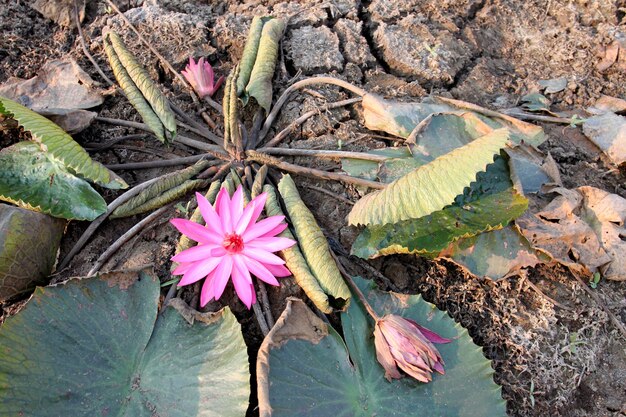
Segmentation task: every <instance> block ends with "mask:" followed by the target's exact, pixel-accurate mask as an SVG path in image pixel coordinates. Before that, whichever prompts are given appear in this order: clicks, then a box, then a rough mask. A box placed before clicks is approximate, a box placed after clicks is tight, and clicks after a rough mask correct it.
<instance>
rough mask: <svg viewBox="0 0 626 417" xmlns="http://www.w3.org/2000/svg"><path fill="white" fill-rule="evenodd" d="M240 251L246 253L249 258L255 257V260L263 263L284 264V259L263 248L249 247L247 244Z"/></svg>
mask: <svg viewBox="0 0 626 417" xmlns="http://www.w3.org/2000/svg"><path fill="white" fill-rule="evenodd" d="M241 253H242V254H244V255H246V256H247V257H249V258H252V259H256V260H257V261H259V262H261V263H263V264H272V265H284V264H285V261H283V260H282V259H280V258H279V257H278V256H276V255H274V254H273V253H271V252H268V251H266V250H263V249H258V248H251V247H249V246H246V247H244V248H243V251H242V252H241Z"/></svg>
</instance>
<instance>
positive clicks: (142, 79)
mask: <svg viewBox="0 0 626 417" xmlns="http://www.w3.org/2000/svg"><path fill="white" fill-rule="evenodd" d="M107 38H108V40H109V41H110V42H111V45H112V46H113V49H115V53H116V54H117V57H118V58H119V60H120V62H121V64H122V65H123V66H124V69H125V70H126V72H127V73H128V75H129V76H130V78H131V79H132V80H133V82H134V83H135V85H136V86H137V88H138V89H139V91H141V94H143V96H144V97H145V99H146V100H147V101H148V103H150V106H151V107H152V110H154V112H155V113H156V115H157V116H158V117H159V119H160V120H161V123H162V124H163V126H164V127H165V129H166V130H167V131H168V132H170V134H171V135H172V137H174V136H176V120H175V118H174V114H173V113H172V110H171V109H170V105H169V103H168V102H167V99H166V98H165V96H164V95H163V94H162V93H161V90H159V88H158V87H157V85H156V84H155V83H154V82H153V81H152V80H151V79H150V76H149V75H148V73H147V72H146V70H145V69H144V68H143V67H142V66H141V64H139V62H137V60H136V59H135V57H134V56H133V54H131V53H130V52H129V51H128V49H126V46H125V45H124V42H123V41H122V39H121V38H120V37H119V36H118V35H117V34H116V33H115V32H109V33H108V35H107Z"/></svg>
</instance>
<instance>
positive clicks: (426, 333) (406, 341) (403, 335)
mask: <svg viewBox="0 0 626 417" xmlns="http://www.w3.org/2000/svg"><path fill="white" fill-rule="evenodd" d="M449 342H451V340H450V339H445V338H443V337H441V336H439V335H438V334H437V333H435V332H432V331H430V330H428V329H427V328H425V327H422V326H420V325H419V324H417V323H416V322H414V321H413V320H409V319H405V318H403V317H400V316H397V315H394V314H389V315H386V316H384V317H383V318H381V319H379V320H378V321H377V322H376V327H375V329H374V343H375V344H376V358H377V359H378V362H380V364H381V365H382V366H383V368H385V378H387V379H388V380H389V381H391V379H392V378H397V379H399V378H402V374H401V373H400V371H399V370H398V368H400V369H402V370H403V371H404V372H406V373H407V374H408V375H410V376H412V377H413V378H415V379H417V380H418V381H422V382H429V381H431V380H432V372H433V371H437V372H439V373H440V374H442V375H443V374H444V371H443V365H444V363H443V359H442V358H441V355H440V354H439V351H438V350H437V348H436V347H435V346H434V345H433V343H449Z"/></svg>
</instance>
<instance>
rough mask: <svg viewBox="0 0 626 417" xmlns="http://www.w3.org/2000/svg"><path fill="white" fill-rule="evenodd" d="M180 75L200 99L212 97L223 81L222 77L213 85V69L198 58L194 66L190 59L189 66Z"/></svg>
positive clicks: (202, 59)
mask: <svg viewBox="0 0 626 417" xmlns="http://www.w3.org/2000/svg"><path fill="white" fill-rule="evenodd" d="M181 74H183V75H184V76H185V78H186V79H187V81H189V84H191V86H192V87H193V89H194V90H196V93H198V95H199V96H200V98H203V97H204V96H213V94H215V92H216V91H217V89H218V88H220V86H221V85H222V82H223V81H224V77H223V76H222V77H220V79H219V80H217V82H216V83H214V81H215V74H213V67H211V64H209V63H208V62H204V58H200V59H199V60H198V63H197V64H196V62H195V61H194V60H193V58H191V57H190V58H189V64H187V66H186V67H185V69H184V70H183V71H181Z"/></svg>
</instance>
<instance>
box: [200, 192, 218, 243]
mask: <svg viewBox="0 0 626 417" xmlns="http://www.w3.org/2000/svg"><path fill="white" fill-rule="evenodd" d="M196 199H197V200H198V207H199V208H200V213H202V217H203V218H204V221H205V222H206V224H207V226H209V227H210V228H211V229H213V230H215V232H216V233H219V234H220V235H222V236H223V235H224V231H223V230H222V222H221V221H220V216H218V215H217V212H216V211H215V209H214V208H213V206H212V205H211V203H209V201H208V200H207V199H206V198H204V196H203V195H202V194H200V193H196Z"/></svg>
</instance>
